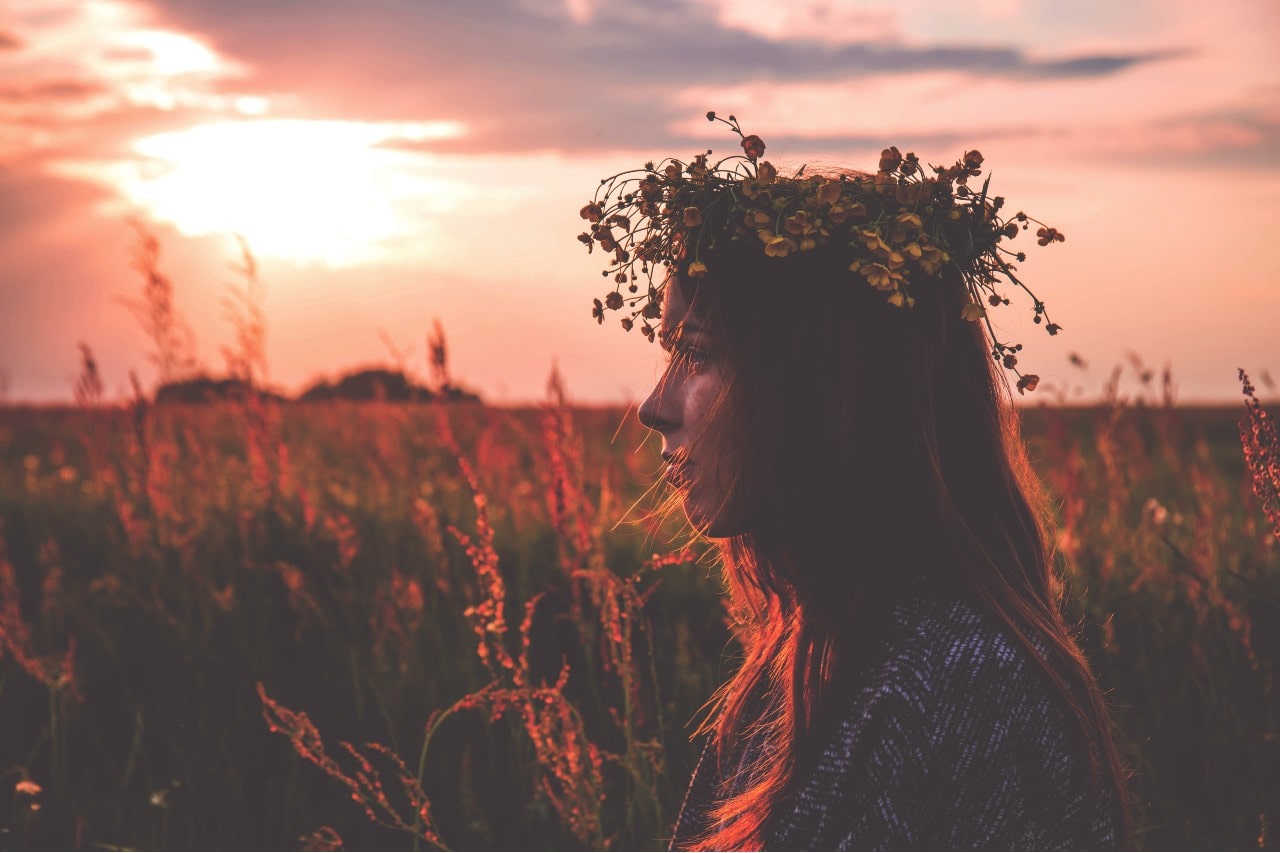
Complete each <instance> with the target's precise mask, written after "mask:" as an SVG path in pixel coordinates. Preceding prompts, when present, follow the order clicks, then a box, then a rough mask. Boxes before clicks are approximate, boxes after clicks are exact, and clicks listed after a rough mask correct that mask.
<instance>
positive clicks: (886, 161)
mask: <svg viewBox="0 0 1280 853" xmlns="http://www.w3.org/2000/svg"><path fill="white" fill-rule="evenodd" d="M901 165H902V154H901V152H899V151H898V147H897V146H896V145H891V146H889V147H888V148H886V149H884V150H883V151H881V152H880V166H879V170H880V171H881V172H892V171H895V170H896V169H897V168H898V167H899V166H901Z"/></svg>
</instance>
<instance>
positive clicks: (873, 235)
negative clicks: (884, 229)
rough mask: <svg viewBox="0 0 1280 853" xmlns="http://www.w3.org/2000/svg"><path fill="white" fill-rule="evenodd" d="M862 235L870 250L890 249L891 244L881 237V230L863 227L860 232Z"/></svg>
mask: <svg viewBox="0 0 1280 853" xmlns="http://www.w3.org/2000/svg"><path fill="white" fill-rule="evenodd" d="M858 233H859V234H860V235H861V237H862V243H863V245H865V246H866V247H867V251H868V252H874V251H876V250H879V249H883V250H884V251H886V252H887V251H889V246H888V245H887V244H886V243H885V242H884V240H882V239H881V238H880V232H879V231H876V230H875V229H872V228H863V229H862V230H861V231H859V232H858Z"/></svg>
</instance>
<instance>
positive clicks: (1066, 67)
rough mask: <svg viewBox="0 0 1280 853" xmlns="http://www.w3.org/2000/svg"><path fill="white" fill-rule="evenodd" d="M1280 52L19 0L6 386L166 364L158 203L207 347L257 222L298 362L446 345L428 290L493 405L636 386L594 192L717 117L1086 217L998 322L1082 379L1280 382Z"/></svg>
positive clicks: (713, 16) (6, 17) (660, 10)
mask: <svg viewBox="0 0 1280 853" xmlns="http://www.w3.org/2000/svg"><path fill="white" fill-rule="evenodd" d="M1277 45H1280V3H1276V2H1275V0H1219V2H1213V3H1205V2H1201V0H1160V2H1154V1H1153V0H1131V1H1130V2H1123V3H1119V2H1115V0H1106V2H1103V0H1072V2H1070V3H1068V2H1063V0H970V2H966V3H960V2H942V0H894V2H888V0H885V2H879V0H875V1H874V2H873V0H867V2H840V0H786V2H783V0H768V2H765V0H646V2H643V3H639V2H636V3H616V2H615V3H605V2H595V1H594V0H449V2H434V0H419V2H409V0H398V2H392V0H285V2H269V0H252V2H250V0H165V2H163V3H161V2H143V0H76V1H75V2H64V0H8V2H6V3H4V4H3V6H0V371H3V377H4V379H3V384H4V385H5V387H6V394H7V398H8V399H9V400H11V401H58V400H69V399H70V397H71V389H72V385H73V382H74V378H75V375H76V373H77V361H78V352H77V343H78V342H84V343H86V344H88V345H89V346H90V347H92V349H93V350H94V352H95V353H96V354H97V356H98V359H99V361H100V364H101V368H102V372H103V375H104V378H105V380H106V386H107V390H108V394H109V395H111V396H115V395H120V394H123V393H124V389H125V388H126V386H127V376H128V372H129V371H130V370H131V369H135V370H137V371H138V373H139V375H140V377H141V378H142V380H143V382H144V384H146V383H149V382H151V381H152V380H153V378H154V372H153V370H152V368H151V366H150V364H149V363H148V361H147V357H146V354H147V352H148V344H147V341H146V339H145V338H144V337H143V335H142V333H141V331H140V330H139V328H138V325H137V323H136V321H135V320H134V318H133V317H132V316H131V314H130V313H129V311H128V309H127V308H126V307H125V305H124V304H123V302H122V300H123V299H127V298H129V297H132V296H134V295H135V294H136V293H137V292H138V290H139V288H140V278H139V275H138V273H137V272H135V271H134V270H133V269H131V255H132V252H133V247H134V243H135V235H134V232H133V230H132V228H131V227H130V225H129V219H130V217H141V218H142V219H143V220H145V221H147V222H149V223H151V224H152V227H153V228H154V230H155V233H156V234H157V235H158V236H159V238H160V240H161V243H162V246H163V255H162V258H161V268H162V269H163V271H164V272H166V273H167V274H169V275H170V276H171V277H172V278H173V280H174V282H175V284H176V286H177V292H178V307H179V309H180V311H181V312H182V313H183V315H184V316H185V317H186V318H187V320H188V321H189V322H190V324H191V326H192V327H193V329H194V332H195V337H196V340H197V345H198V346H197V355H198V357H199V359H200V362H201V364H202V366H203V367H204V368H205V369H207V370H209V371H211V372H220V371H222V370H223V369H224V366H225V365H224V361H223V358H222V355H221V348H222V347H223V346H225V345H226V344H228V343H229V342H230V339H231V330H230V327H229V326H228V324H227V322H226V321H225V319H224V318H223V313H224V311H223V307H222V302H223V299H224V297H225V294H226V292H227V287H228V285H229V284H232V283H234V282H235V281H236V274H235V272H234V270H233V268H232V264H233V262H234V261H235V259H236V251H237V250H236V245H237V244H236V241H235V238H234V236H233V234H236V233H238V234H241V235H243V237H244V238H245V239H246V240H247V241H248V243H249V245H250V246H251V247H252V249H253V250H254V252H255V253H256V254H257V256H258V258H259V260H260V262H261V265H262V277H263V280H264V282H265V284H266V288H267V297H266V315H267V324H268V358H269V363H270V380H271V382H272V383H274V384H276V385H278V386H280V387H282V388H283V389H285V390H288V391H291V392H292V391H297V390H299V389H300V388H302V387H303V386H304V385H306V384H307V383H309V382H310V381H312V380H314V379H316V378H319V377H323V376H334V375H336V374H338V373H340V372H341V371H344V370H346V369H350V368H353V367H356V366H360V365H375V364H381V365H389V364H391V363H393V362H394V358H395V357H394V356H393V354H392V349H393V348H394V349H396V350H399V351H400V352H401V354H402V355H403V356H404V357H405V358H406V359H407V362H408V364H409V366H410V367H411V368H412V369H414V370H417V371H420V372H421V373H423V374H425V373H426V362H425V354H424V350H425V346H424V341H425V337H426V333H427V330H428V328H429V327H430V324H431V321H432V318H435V317H438V318H439V319H440V320H441V322H442V323H443V325H444V328H445V331H446V333H447V334H448V336H449V343H450V361H451V367H452V369H453V371H454V373H455V375H456V376H457V377H458V378H459V379H461V380H462V381H463V383H464V384H466V385H468V386H469V387H472V388H475V389H477V390H479V391H480V392H481V394H483V395H484V396H485V397H486V398H487V399H489V400H492V401H495V402H516V401H528V400H537V399H540V398H541V397H542V396H543V393H544V390H543V389H544V386H545V382H546V377H547V375H548V372H549V370H550V367H551V364H552V361H553V359H555V360H557V361H558V363H559V366H560V369H561V371H562V373H563V374H564V377H565V380H566V383H567V385H568V388H569V391H570V394H571V396H572V398H573V399H575V400H577V401H579V402H603V403H628V402H631V401H633V400H634V399H635V398H636V397H637V396H642V395H643V393H646V392H647V388H648V384H649V383H650V382H651V381H652V379H653V377H654V375H655V369H656V368H655V366H656V364H657V360H658V359H657V348H656V347H654V346H653V345H651V344H648V343H646V342H645V341H644V340H643V338H641V337H640V336H639V335H638V334H637V333H635V332H632V333H631V334H626V333H624V332H623V331H622V330H621V329H619V328H617V326H616V319H614V318H612V317H611V318H610V322H609V323H607V324H606V325H605V326H604V327H603V328H601V327H599V326H597V325H596V324H595V323H594V322H593V321H592V320H591V317H590V310H591V298H592V297H594V296H597V295H600V293H598V291H601V290H602V288H601V278H600V275H599V269H600V267H599V264H598V258H597V257H596V256H590V257H589V256H587V255H586V253H585V251H583V249H582V246H581V245H580V244H579V243H578V242H577V241H576V240H575V235H576V234H577V233H578V232H579V231H581V230H582V229H581V225H582V223H581V220H579V219H578V209H579V208H580V207H581V205H582V204H583V203H584V202H585V201H586V200H587V199H588V197H589V196H590V194H591V192H592V191H593V189H594V186H595V184H596V183H597V182H598V180H599V179H600V178H601V177H604V176H606V175H609V174H612V173H614V172H617V171H620V170H622V169H625V168H631V167H635V166H638V165H639V164H641V163H642V162H644V161H645V160H649V159H660V158H662V157H664V156H668V155H675V156H680V157H682V158H686V159H687V158H688V157H690V156H691V155H692V154H694V153H695V152H697V151H699V150H705V149H706V148H708V147H710V148H713V149H715V150H716V152H717V153H724V154H729V153H732V152H733V150H734V148H735V140H734V139H733V138H732V137H731V136H729V135H727V134H726V133H724V132H722V131H724V130H725V129H724V127H723V126H722V125H710V124H708V123H707V122H706V121H705V119H704V118H703V115H704V113H705V112H706V111H707V110H716V111H718V112H720V113H722V114H728V113H735V114H736V115H737V116H738V117H739V119H740V120H741V121H742V124H743V127H744V129H745V130H746V131H747V132H748V133H758V134H759V135H761V136H762V137H764V139H765V140H766V142H767V143H768V145H769V151H768V154H767V157H768V159H771V160H772V161H773V162H774V163H775V164H778V165H780V166H787V165H789V166H791V167H796V166H799V165H801V164H803V163H822V164H831V165H848V166H853V167H864V168H865V167H872V168H874V164H875V163H876V160H877V156H878V152H879V151H880V149H881V148H883V147H885V146H887V145H890V144H893V145H897V146H898V147H899V148H901V149H902V150H903V151H906V150H908V149H910V150H914V151H916V153H918V154H919V155H920V157H921V159H922V160H924V161H926V162H932V163H944V162H950V161H952V160H954V159H955V158H956V157H957V156H958V155H959V154H960V153H961V152H962V151H964V150H965V149H969V148H978V149H980V150H981V151H982V152H983V154H984V155H985V156H986V161H987V162H986V165H987V167H988V171H989V172H990V173H991V175H992V188H993V191H996V192H998V193H999V194H1002V195H1005V196H1007V197H1008V198H1009V199H1010V204H1011V205H1012V206H1014V207H1018V208H1025V209H1026V210H1028V211H1029V212H1031V213H1033V214H1035V215H1037V216H1038V217H1040V218H1042V219H1044V220H1045V221H1046V222H1049V223H1050V224H1052V225H1055V226H1057V227H1059V228H1060V229H1061V230H1063V231H1064V232H1065V233H1066V235H1067V241H1066V242H1065V243H1063V244H1060V245H1056V246H1054V247H1052V248H1051V249H1046V250H1043V251H1041V252H1038V253H1035V254H1033V255H1032V257H1031V258H1030V259H1029V260H1028V262H1027V263H1026V264H1025V265H1024V266H1023V269H1022V272H1023V273H1024V277H1025V279H1026V280H1027V281H1028V283H1030V284H1032V285H1033V287H1034V289H1036V290H1037V292H1038V293H1040V294H1041V295H1042V296H1043V297H1044V298H1045V299H1046V301H1047V302H1048V304H1049V307H1050V310H1051V312H1052V314H1053V317H1054V320H1055V321H1057V322H1059V323H1060V324H1061V325H1062V326H1063V329H1064V331H1063V333H1062V334H1061V335H1059V336H1057V337H1055V338H1049V337H1048V336H1047V335H1044V334H1043V332H1042V330H1041V329H1039V328H1037V327H1033V326H1032V325H1031V322H1030V311H1029V310H1024V311H1017V312H1006V314H1007V315H1008V316H1006V317H1004V318H1001V320H1000V321H999V322H1000V323H1001V325H1002V327H1003V330H1004V331H1005V333H1006V334H1007V335H1008V336H1010V337H1013V338H1014V339H1017V340H1022V341H1023V342H1024V343H1026V344H1027V345H1028V347H1027V351H1026V357H1025V358H1024V362H1026V363H1027V364H1028V365H1029V367H1030V369H1032V370H1033V371H1034V372H1036V373H1038V374H1040V375H1041V377H1042V378H1043V380H1044V383H1045V384H1046V385H1050V386H1056V387H1058V388H1062V389H1064V390H1066V391H1067V393H1068V395H1069V398H1070V399H1081V400H1087V399H1092V398H1096V397H1097V395H1098V393H1099V392H1100V390H1101V387H1102V385H1103V384H1104V382H1105V381H1106V378H1107V376H1108V375H1109V373H1110V371H1111V368H1112V367H1113V366H1114V365H1117V364H1121V363H1125V362H1126V359H1127V358H1128V354H1129V353H1136V354H1137V355H1138V356H1139V357H1140V358H1141V359H1143V360H1145V361H1146V362H1148V363H1150V364H1152V365H1153V366H1156V367H1157V368H1158V367H1160V366H1162V365H1163V364H1164V363H1165V362H1166V361H1168V362H1170V363H1171V365H1172V370H1173V374H1174V377H1175V380H1176V382H1177V384H1178V386H1179V394H1180V397H1181V399H1183V400H1186V401H1224V402H1225V401H1236V400H1238V399H1239V385H1238V383H1237V382H1236V379H1235V369H1236V367H1238V366H1239V367H1244V368H1245V369H1247V370H1249V371H1250V372H1251V373H1254V374H1255V378H1256V377H1257V375H1259V374H1261V373H1262V371H1263V370H1264V369H1269V370H1270V372H1271V374H1273V375H1274V376H1276V377H1280V251H1278V250H1277V245H1278V244H1280V58H1278V56H1280V51H1277ZM785 171H786V169H785V168H784V173H785ZM1033 332H1038V333H1039V334H1033ZM1072 353H1076V354H1079V355H1080V356H1081V357H1083V358H1084V359H1085V360H1086V361H1087V363H1088V368H1087V370H1080V369H1079V368H1077V367H1073V366H1071V365H1070V363H1069V356H1070V355H1071V354H1072ZM1042 387H1043V386H1042ZM1077 387H1079V388H1080V389H1082V390H1081V391H1078V392H1077V391H1075V390H1074V389H1076V388H1077ZM1130 387H1132V386H1130ZM1036 393H1037V394H1040V393H1042V392H1040V391H1038V392H1036ZM1269 396H1271V397H1272V398H1273V399H1274V398H1275V396H1276V392H1274V391H1272V392H1269ZM1046 399H1047V398H1046Z"/></svg>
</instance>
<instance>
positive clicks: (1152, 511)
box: [1142, 498, 1169, 527]
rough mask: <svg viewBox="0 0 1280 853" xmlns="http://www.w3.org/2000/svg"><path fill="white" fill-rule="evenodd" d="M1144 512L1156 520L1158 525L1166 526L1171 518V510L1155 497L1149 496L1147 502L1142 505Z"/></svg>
mask: <svg viewBox="0 0 1280 853" xmlns="http://www.w3.org/2000/svg"><path fill="white" fill-rule="evenodd" d="M1142 514H1143V515H1144V516H1146V517H1147V518H1149V519H1151V520H1152V521H1153V522H1155V525H1156V526H1157V527H1162V526H1164V523H1165V522H1166V521H1168V520H1169V510H1167V509H1165V507H1164V505H1163V504H1161V503H1160V501H1158V500H1156V499H1155V498H1147V502H1146V504H1145V505H1144V506H1143V507H1142Z"/></svg>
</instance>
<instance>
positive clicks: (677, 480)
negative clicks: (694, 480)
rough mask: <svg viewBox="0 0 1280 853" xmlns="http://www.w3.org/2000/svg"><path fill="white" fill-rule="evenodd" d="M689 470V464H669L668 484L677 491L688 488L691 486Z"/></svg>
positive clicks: (682, 462)
mask: <svg viewBox="0 0 1280 853" xmlns="http://www.w3.org/2000/svg"><path fill="white" fill-rule="evenodd" d="M688 469H689V463H688V462H684V461H674V460H673V461H671V462H669V463H667V482H669V483H670V484H671V485H673V486H675V487H676V488H677V489H679V488H682V487H684V486H687V485H688V484H689V470H688Z"/></svg>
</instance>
